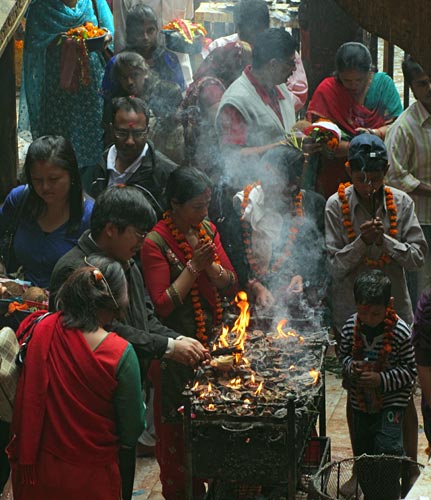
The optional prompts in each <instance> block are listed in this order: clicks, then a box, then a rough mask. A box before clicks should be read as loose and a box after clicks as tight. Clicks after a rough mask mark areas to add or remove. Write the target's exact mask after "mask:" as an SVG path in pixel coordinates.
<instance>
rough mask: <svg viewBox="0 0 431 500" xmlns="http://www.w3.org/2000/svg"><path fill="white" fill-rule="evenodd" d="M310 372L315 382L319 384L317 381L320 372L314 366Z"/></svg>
mask: <svg viewBox="0 0 431 500" xmlns="http://www.w3.org/2000/svg"><path fill="white" fill-rule="evenodd" d="M309 373H310V377H312V379H313V384H317V382H318V380H319V375H320V372H319V371H318V370H315V369H314V368H313V369H312V370H310V371H309Z"/></svg>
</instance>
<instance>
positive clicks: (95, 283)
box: [56, 256, 128, 332]
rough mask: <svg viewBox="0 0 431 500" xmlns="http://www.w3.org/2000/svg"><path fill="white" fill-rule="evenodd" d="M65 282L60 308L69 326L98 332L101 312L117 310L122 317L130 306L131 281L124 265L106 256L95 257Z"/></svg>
mask: <svg viewBox="0 0 431 500" xmlns="http://www.w3.org/2000/svg"><path fill="white" fill-rule="evenodd" d="M85 262H86V264H87V265H86V266H85V267H81V268H79V269H77V270H76V271H75V272H74V273H73V274H71V275H70V276H69V278H68V279H67V281H66V282H65V283H64V284H63V286H62V287H61V289H60V291H59V292H58V296H57V304H56V309H58V310H61V311H63V313H64V319H63V323H64V325H65V326H66V327H69V328H79V329H81V330H85V331H89V332H91V331H95V330H97V329H98V328H99V326H100V321H99V313H100V312H102V311H114V313H115V316H116V317H121V316H122V314H123V313H124V311H125V309H126V307H127V301H128V299H127V282H126V277H125V274H124V271H123V268H122V266H121V264H120V263H119V262H117V261H115V260H112V259H109V258H107V257H102V256H93V257H91V258H89V259H88V260H87V258H86V259H85Z"/></svg>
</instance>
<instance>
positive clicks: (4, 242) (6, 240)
mask: <svg viewBox="0 0 431 500" xmlns="http://www.w3.org/2000/svg"><path fill="white" fill-rule="evenodd" d="M28 195H29V188H28V185H26V186H25V188H24V191H23V192H22V194H21V196H20V198H19V201H18V205H17V207H16V209H15V213H14V217H13V220H12V222H11V223H10V224H9V226H8V227H7V228H6V230H5V232H4V233H3V236H2V238H1V241H0V259H1V261H2V262H3V264H4V266H5V268H6V272H8V271H9V269H10V268H11V267H12V265H14V264H15V262H14V259H15V254H14V251H13V240H14V238H15V233H16V230H17V229H18V226H19V224H20V222H21V219H22V215H23V213H24V207H25V204H26V201H27V199H28Z"/></svg>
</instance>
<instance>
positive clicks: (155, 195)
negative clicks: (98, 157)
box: [90, 97, 177, 219]
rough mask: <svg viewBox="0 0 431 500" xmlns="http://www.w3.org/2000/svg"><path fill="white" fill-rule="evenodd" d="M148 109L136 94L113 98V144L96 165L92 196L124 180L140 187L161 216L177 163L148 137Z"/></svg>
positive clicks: (128, 183) (158, 216) (125, 182)
mask: <svg viewBox="0 0 431 500" xmlns="http://www.w3.org/2000/svg"><path fill="white" fill-rule="evenodd" d="M148 120H149V110H148V107H147V105H146V104H145V102H144V101H143V100H142V99H140V98H138V97H117V98H115V99H113V100H112V122H111V135H112V138H113V141H114V144H113V145H112V146H110V147H109V148H108V149H107V150H106V151H105V152H104V153H103V157H102V161H101V163H100V165H99V166H98V167H97V168H96V170H95V172H94V177H93V184H92V186H91V192H90V194H91V196H93V197H94V198H97V197H98V196H99V194H100V193H101V192H102V191H103V190H104V189H106V188H107V187H109V186H113V185H116V184H125V185H127V186H135V187H137V188H139V189H140V190H141V191H142V192H143V193H144V194H145V196H146V198H147V199H148V201H149V202H150V203H151V205H152V207H153V208H154V210H155V212H156V215H157V218H158V219H160V218H161V216H162V214H163V212H164V211H165V209H166V204H165V195H164V191H165V185H166V180H167V178H168V176H169V174H170V173H171V172H172V170H174V169H175V168H176V167H177V165H176V164H175V163H174V162H173V161H171V160H170V159H169V158H167V157H166V156H165V155H163V154H162V153H160V152H159V151H156V150H155V148H154V145H153V144H152V143H151V142H150V141H149V140H148V131H149V128H148Z"/></svg>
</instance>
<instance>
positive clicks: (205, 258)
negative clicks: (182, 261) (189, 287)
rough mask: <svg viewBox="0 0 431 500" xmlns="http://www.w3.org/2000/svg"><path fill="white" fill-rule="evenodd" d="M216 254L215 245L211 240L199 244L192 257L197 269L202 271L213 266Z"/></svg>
mask: <svg viewBox="0 0 431 500" xmlns="http://www.w3.org/2000/svg"><path fill="white" fill-rule="evenodd" d="M214 256H215V245H214V243H212V242H211V241H208V242H207V243H204V244H203V245H198V246H197V247H196V248H195V250H194V252H193V257H192V259H191V261H192V266H193V268H194V269H196V271H198V272H200V271H203V270H204V269H206V268H208V267H209V266H211V264H212V263H213V262H214Z"/></svg>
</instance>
